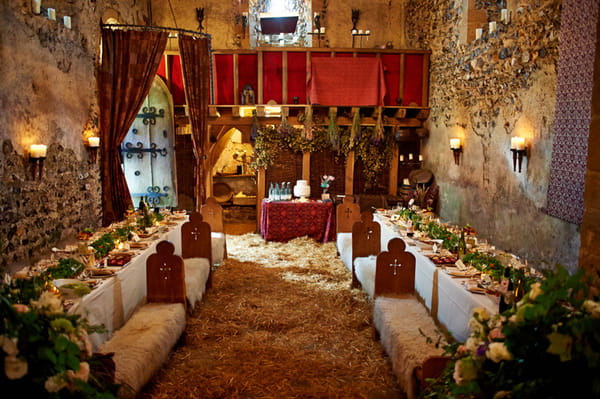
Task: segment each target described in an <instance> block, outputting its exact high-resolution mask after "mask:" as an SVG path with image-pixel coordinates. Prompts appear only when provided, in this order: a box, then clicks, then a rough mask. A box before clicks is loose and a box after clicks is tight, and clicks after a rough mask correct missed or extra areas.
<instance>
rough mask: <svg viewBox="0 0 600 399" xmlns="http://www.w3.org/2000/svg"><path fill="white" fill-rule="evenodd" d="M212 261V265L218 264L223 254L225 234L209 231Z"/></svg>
mask: <svg viewBox="0 0 600 399" xmlns="http://www.w3.org/2000/svg"><path fill="white" fill-rule="evenodd" d="M210 237H211V247H212V262H213V265H220V264H221V262H223V257H224V255H225V234H224V233H219V232H211V233H210Z"/></svg>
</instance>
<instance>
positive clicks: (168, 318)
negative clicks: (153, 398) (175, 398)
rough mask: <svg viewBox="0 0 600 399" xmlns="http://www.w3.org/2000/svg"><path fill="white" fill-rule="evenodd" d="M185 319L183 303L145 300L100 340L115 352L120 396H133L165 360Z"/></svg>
mask: <svg viewBox="0 0 600 399" xmlns="http://www.w3.org/2000/svg"><path fill="white" fill-rule="evenodd" d="M185 323H186V314H185V308H184V306H183V304H182V303H148V304H146V305H144V306H142V307H141V308H140V309H138V310H137V311H136V312H135V313H134V314H133V315H132V316H131V318H130V319H129V320H128V321H127V322H126V323H125V325H124V326H123V327H121V328H120V329H119V330H118V331H116V332H115V334H114V335H113V337H112V338H111V339H110V340H108V341H107V342H105V343H104V344H102V346H101V347H100V350H99V352H100V353H111V352H113V353H114V356H113V360H114V362H115V382H116V383H117V384H122V387H121V389H120V391H119V397H121V398H133V397H135V396H136V394H137V393H138V392H139V391H140V390H141V389H142V388H143V386H144V385H146V384H147V383H148V381H150V379H151V378H152V376H153V375H154V373H156V372H157V371H158V370H159V369H160V368H161V367H162V365H163V363H164V362H165V361H166V360H167V358H168V356H169V353H170V352H171V350H172V349H173V347H174V346H175V344H176V343H177V340H178V339H179V337H180V336H181V334H182V333H183V330H184V329H185Z"/></svg>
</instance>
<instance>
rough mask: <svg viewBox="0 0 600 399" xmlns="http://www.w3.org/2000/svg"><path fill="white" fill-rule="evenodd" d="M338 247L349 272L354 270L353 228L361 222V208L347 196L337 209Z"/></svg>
mask: <svg viewBox="0 0 600 399" xmlns="http://www.w3.org/2000/svg"><path fill="white" fill-rule="evenodd" d="M335 216H336V217H335V218H336V229H337V231H336V233H337V234H336V246H337V251H338V254H339V255H340V258H341V259H342V262H344V265H346V267H347V268H348V270H350V271H351V270H352V226H353V225H354V223H356V222H358V221H360V206H359V205H358V204H357V203H356V202H354V197H353V196H351V195H346V196H345V197H344V199H343V200H342V203H341V204H338V205H337V207H336V208H335Z"/></svg>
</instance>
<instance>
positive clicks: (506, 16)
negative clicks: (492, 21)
mask: <svg viewBox="0 0 600 399" xmlns="http://www.w3.org/2000/svg"><path fill="white" fill-rule="evenodd" d="M500 20H501V21H502V22H503V23H505V24H507V23H509V22H510V17H509V14H508V10H507V9H506V8H503V9H502V10H500Z"/></svg>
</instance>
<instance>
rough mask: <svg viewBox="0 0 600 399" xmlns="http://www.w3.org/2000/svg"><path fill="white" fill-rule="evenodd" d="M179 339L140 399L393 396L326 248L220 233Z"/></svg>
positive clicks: (358, 302) (378, 351) (361, 301)
mask: <svg viewBox="0 0 600 399" xmlns="http://www.w3.org/2000/svg"><path fill="white" fill-rule="evenodd" d="M227 246H228V254H229V257H228V259H226V260H225V261H224V262H223V264H222V265H221V266H220V267H218V268H217V269H216V270H215V271H214V274H213V285H212V288H211V289H209V290H208V291H207V293H206V295H205V296H204V298H203V299H202V303H201V304H200V305H199V306H198V307H197V309H196V310H195V312H194V314H193V315H192V316H191V317H190V318H189V320H188V324H187V328H186V332H185V342H184V343H183V344H182V345H180V346H179V347H178V348H177V349H176V350H175V351H174V352H173V353H172V356H171V358H170V360H169V361H168V362H167V363H166V364H165V367H163V369H162V370H161V372H160V373H159V374H158V375H157V376H156V377H155V378H154V380H153V381H152V383H151V384H149V386H148V387H147V388H146V390H145V392H144V393H143V395H142V397H143V398H154V399H159V398H160V399H166V398H169V399H171V398H290V397H302V398H338V397H339V398H341V397H344V398H399V397H402V396H401V393H400V392H401V390H400V388H399V387H398V385H397V380H396V377H395V375H394V374H393V372H392V369H391V364H390V362H389V359H388V358H387V357H386V355H385V353H384V351H383V349H382V347H381V345H380V343H379V341H377V340H375V339H374V333H375V332H374V328H373V326H372V321H371V320H372V302H371V301H370V300H369V299H368V298H367V297H366V296H365V295H364V294H363V292H362V291H360V290H358V289H350V288H349V287H350V280H351V276H350V272H349V271H348V269H347V268H346V267H345V266H344V265H343V264H342V262H341V261H340V260H339V258H338V256H337V255H336V248H335V243H326V244H319V243H316V242H315V241H313V240H311V239H308V238H300V239H296V240H293V241H290V242H289V243H273V242H265V241H264V240H263V239H262V238H261V237H260V236H258V235H256V234H247V235H243V236H231V235H228V236H227Z"/></svg>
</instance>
